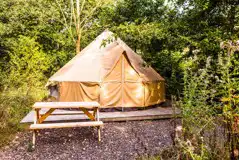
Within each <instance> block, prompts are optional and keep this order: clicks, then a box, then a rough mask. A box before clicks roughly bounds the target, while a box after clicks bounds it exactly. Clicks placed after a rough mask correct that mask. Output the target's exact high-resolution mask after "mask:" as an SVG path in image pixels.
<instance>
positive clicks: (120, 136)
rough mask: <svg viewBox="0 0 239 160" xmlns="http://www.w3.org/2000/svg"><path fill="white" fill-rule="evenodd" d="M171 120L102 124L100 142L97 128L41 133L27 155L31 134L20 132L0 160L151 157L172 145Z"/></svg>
mask: <svg viewBox="0 0 239 160" xmlns="http://www.w3.org/2000/svg"><path fill="white" fill-rule="evenodd" d="M172 133H173V125H172V123H171V121H170V120H158V121H131V122H118V123H116V122H114V123H105V124H104V128H103V130H102V142H101V143H98V141H97V130H96V128H90V127H87V128H71V129H51V130H42V131H40V135H39V136H37V141H36V143H37V145H36V149H35V151H33V152H28V151H27V148H28V145H29V142H31V138H32V134H31V133H30V132H25V133H19V134H17V136H16V139H15V140H13V142H12V143H11V145H10V146H7V147H5V148H3V149H2V150H0V159H1V160H5V159H24V160H25V159H44V160H45V159H64V160H65V159H84V160H88V159H89V160H90V159H103V160H104V159H107V160H108V159H114V160H117V159H121V160H124V159H125V160H131V159H136V158H138V157H141V156H152V155H155V154H158V153H159V152H160V151H161V150H163V149H164V148H166V147H169V146H171V145H172V138H171V134H172Z"/></svg>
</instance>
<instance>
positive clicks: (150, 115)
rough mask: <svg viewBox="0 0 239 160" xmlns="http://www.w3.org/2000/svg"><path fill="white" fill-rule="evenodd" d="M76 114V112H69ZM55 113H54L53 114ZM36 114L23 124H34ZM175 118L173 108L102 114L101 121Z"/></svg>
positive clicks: (66, 117)
mask: <svg viewBox="0 0 239 160" xmlns="http://www.w3.org/2000/svg"><path fill="white" fill-rule="evenodd" d="M57 112H58V113H60V112H65V110H60V109H58V110H57ZM67 112H75V111H67ZM53 113H54V112H53ZM180 114H181V113H180V110H179V109H176V115H177V117H180ZM33 117H34V112H33V111H31V112H30V113H29V114H28V115H27V116H26V117H24V118H23V119H22V121H21V123H32V122H33ZM167 118H173V109H172V107H156V108H150V109H146V110H138V111H125V112H118V111H117V112H100V119H101V121H103V122H112V121H133V120H158V119H167ZM85 120H88V117H87V116H86V115H85V114H79V115H57V116H54V115H50V116H49V117H47V119H46V120H45V121H44V122H64V121H85Z"/></svg>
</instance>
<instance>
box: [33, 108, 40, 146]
mask: <svg viewBox="0 0 239 160" xmlns="http://www.w3.org/2000/svg"><path fill="white" fill-rule="evenodd" d="M39 115H40V114H39V109H35V116H34V124H37V122H38V119H39V118H40V116H39ZM35 145H36V130H35V129H34V130H33V135H32V148H33V149H34V148H35Z"/></svg>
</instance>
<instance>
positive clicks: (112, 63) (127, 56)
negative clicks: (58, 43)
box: [48, 30, 165, 108]
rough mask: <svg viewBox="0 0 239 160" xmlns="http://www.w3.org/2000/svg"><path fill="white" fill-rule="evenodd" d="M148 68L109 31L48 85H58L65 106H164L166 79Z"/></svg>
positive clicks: (82, 52)
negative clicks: (77, 103)
mask: <svg viewBox="0 0 239 160" xmlns="http://www.w3.org/2000/svg"><path fill="white" fill-rule="evenodd" d="M107 41H108V43H105V42H107ZM144 64H145V63H144V61H143V60H142V58H141V57H140V56H139V55H138V54H136V53H135V52H134V51H133V50H132V49H131V48H130V47H129V46H127V45H126V44H125V43H124V42H123V41H122V40H121V39H119V38H114V36H113V33H112V32H110V31H108V30H106V31H104V32H103V33H101V34H100V35H99V36H98V37H97V38H96V39H95V40H94V41H93V42H91V43H90V44H89V45H88V46H87V47H86V48H84V49H83V50H82V51H81V53H80V54H78V55H76V56H75V57H74V58H73V59H71V60H70V61H69V62H68V63H67V64H66V65H65V66H63V67H62V68H61V69H60V70H59V71H57V72H56V73H55V74H54V75H53V76H52V77H51V78H50V79H49V82H48V85H53V84H56V85H57V88H58V91H59V96H58V101H61V102H72V101H73V102H74V101H85V102H89V101H97V102H99V103H100V105H101V107H102V108H104V107H107V108H108V107H144V106H150V105H155V104H159V103H161V102H164V101H165V86H164V85H165V81H164V79H163V78H162V77H161V76H160V75H159V74H158V73H157V72H156V71H155V70H154V69H153V68H151V67H150V66H145V65H144Z"/></svg>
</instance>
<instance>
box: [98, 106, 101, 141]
mask: <svg viewBox="0 0 239 160" xmlns="http://www.w3.org/2000/svg"><path fill="white" fill-rule="evenodd" d="M97 121H100V111H99V108H97ZM98 141H99V142H100V141H101V137H100V126H99V127H98Z"/></svg>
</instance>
